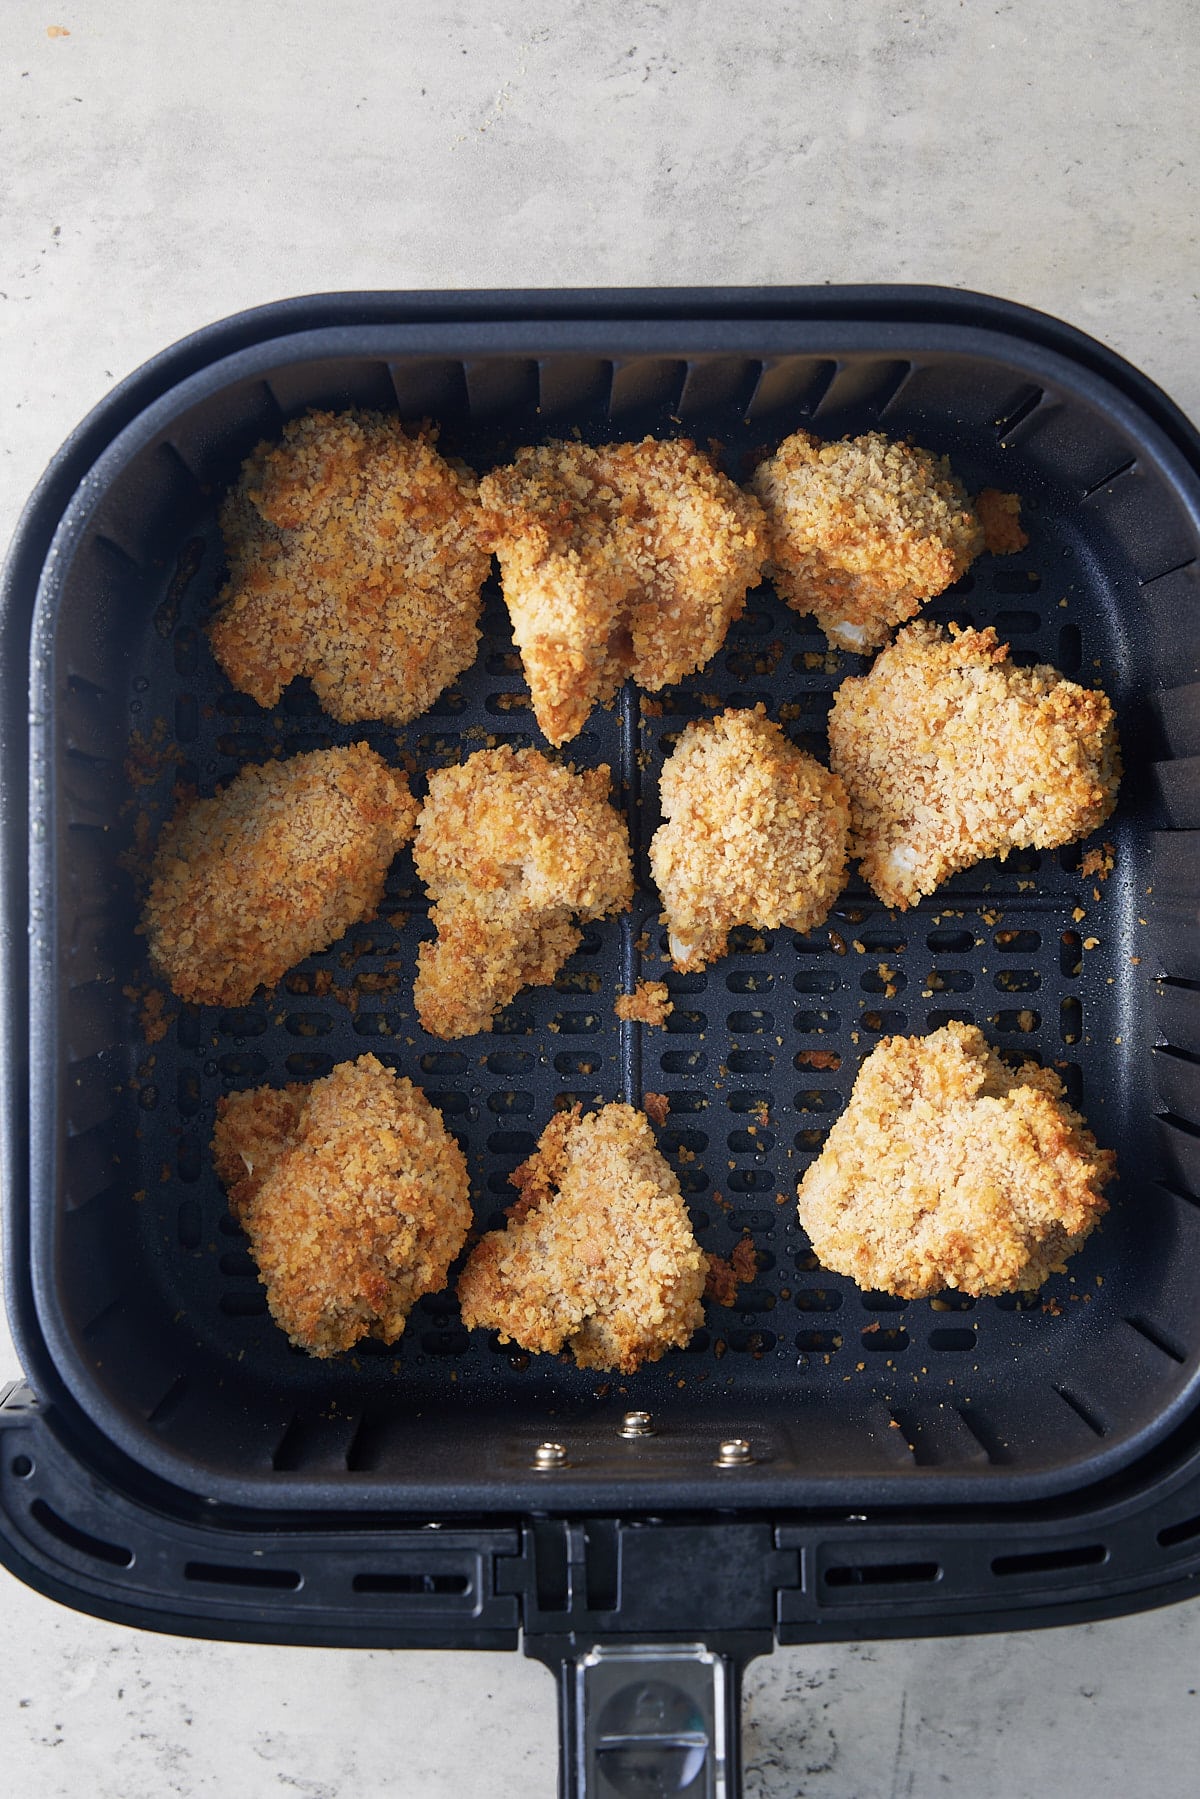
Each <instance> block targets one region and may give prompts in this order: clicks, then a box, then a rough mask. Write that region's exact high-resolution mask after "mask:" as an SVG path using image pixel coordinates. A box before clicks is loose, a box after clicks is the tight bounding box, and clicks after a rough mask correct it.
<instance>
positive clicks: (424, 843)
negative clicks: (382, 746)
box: [413, 747, 633, 1037]
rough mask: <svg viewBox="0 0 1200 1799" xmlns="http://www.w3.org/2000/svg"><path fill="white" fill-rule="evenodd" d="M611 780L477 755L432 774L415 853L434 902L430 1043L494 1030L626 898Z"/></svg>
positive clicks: (524, 756) (423, 1010) (424, 996)
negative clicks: (512, 1004)
mask: <svg viewBox="0 0 1200 1799" xmlns="http://www.w3.org/2000/svg"><path fill="white" fill-rule="evenodd" d="M608 790H609V771H608V769H607V767H605V766H603V765H602V766H601V767H599V768H592V769H587V770H585V771H584V772H583V773H582V774H576V773H575V772H573V771H572V770H571V769H569V768H564V767H561V766H560V765H559V764H557V763H553V762H549V761H547V759H546V757H545V756H543V755H542V754H541V752H540V751H538V750H512V749H509V748H507V747H503V748H500V749H495V750H478V751H476V753H475V754H474V755H473V756H468V757H467V760H466V761H465V762H464V763H462V764H461V765H460V766H459V767H457V768H441V769H437V770H435V771H434V773H433V774H431V775H430V777H429V798H428V799H427V800H426V802H425V804H424V806H423V807H422V810H421V817H420V822H419V825H418V829H417V838H416V843H415V844H414V846H413V855H414V858H415V860H416V865H417V873H418V874H419V875H420V877H421V879H422V880H423V881H424V883H425V885H426V886H427V887H428V889H429V896H430V898H431V899H432V900H433V901H434V907H433V911H432V914H431V917H432V919H433V922H434V924H435V925H436V926H437V933H438V935H437V942H436V943H423V944H422V945H421V947H420V950H419V951H418V960H419V966H418V970H417V978H416V983H415V986H414V989H413V997H414V999H415V1000H416V1006H417V1013H418V1016H419V1017H420V1020H421V1023H422V1024H423V1025H424V1027H425V1029H426V1030H427V1031H429V1032H431V1034H432V1035H433V1036H435V1037H466V1036H471V1035H472V1034H473V1033H475V1032H477V1031H490V1030H491V1028H492V1018H493V1016H494V1014H495V1013H496V1012H497V1011H498V1010H499V1008H500V1007H501V1006H505V1005H507V1004H508V1002H509V1000H510V999H512V998H513V997H514V996H515V995H516V994H517V993H518V992H519V991H520V989H521V988H522V987H528V986H543V985H546V984H547V983H549V982H550V981H553V979H554V977H555V975H556V974H557V973H558V971H559V969H560V968H561V967H562V965H563V963H564V962H565V961H566V959H567V957H568V956H569V955H570V954H571V952H572V950H573V949H574V948H575V946H576V945H577V943H578V942H579V940H580V937H581V936H582V934H583V933H582V932H581V931H580V929H579V926H578V923H577V922H576V921H577V920H579V919H593V918H607V917H608V916H609V915H610V914H611V913H613V912H623V911H624V910H625V909H626V908H627V907H628V906H629V905H630V903H631V902H632V899H633V872H632V868H631V864H630V856H629V831H628V829H627V827H626V824H625V821H624V819H623V818H622V817H621V816H620V814H619V813H618V812H616V811H615V810H614V808H613V807H612V806H611V805H610V804H609V801H608Z"/></svg>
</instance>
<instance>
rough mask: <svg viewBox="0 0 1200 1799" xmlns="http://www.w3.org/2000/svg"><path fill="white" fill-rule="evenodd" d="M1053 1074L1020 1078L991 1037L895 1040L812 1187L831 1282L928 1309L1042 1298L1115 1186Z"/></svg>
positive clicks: (1026, 1073)
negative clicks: (964, 1298) (940, 1302)
mask: <svg viewBox="0 0 1200 1799" xmlns="http://www.w3.org/2000/svg"><path fill="white" fill-rule="evenodd" d="M1062 1091H1063V1089H1062V1083H1061V1081H1060V1080H1059V1079H1058V1077H1057V1075H1055V1074H1053V1073H1052V1072H1051V1071H1050V1070H1049V1069H1045V1068H1039V1067H1037V1066H1036V1065H1035V1064H1034V1063H1032V1062H1027V1063H1026V1064H1025V1065H1024V1066H1023V1067H1022V1068H1021V1069H1020V1070H1019V1071H1018V1072H1017V1073H1014V1072H1013V1071H1012V1069H1010V1068H1009V1067H1007V1065H1006V1064H1005V1063H1004V1062H1002V1061H1001V1060H1000V1058H999V1056H997V1055H996V1054H995V1053H994V1051H992V1050H991V1049H989V1047H988V1044H987V1041H986V1039H985V1038H984V1036H983V1033H982V1031H979V1030H977V1029H976V1028H975V1027H974V1026H973V1025H965V1024H958V1023H951V1024H948V1025H944V1026H943V1027H942V1029H941V1030H938V1031H934V1032H933V1033H932V1035H931V1036H929V1037H924V1038H921V1037H886V1038H884V1040H883V1042H882V1043H880V1044H879V1045H878V1046H877V1047H876V1048H875V1049H874V1050H872V1052H871V1054H870V1055H869V1056H868V1057H867V1059H866V1061H865V1062H864V1063H863V1066H862V1068H861V1069H860V1070H859V1075H858V1079H857V1080H856V1081H855V1083H854V1090H853V1092H852V1093H851V1095H850V1102H849V1104H848V1106H847V1107H846V1110H845V1112H843V1114H842V1116H841V1117H840V1118H839V1119H838V1120H837V1122H836V1123H835V1124H834V1126H833V1128H832V1130H831V1131H830V1133H829V1137H828V1139H827V1141H826V1144H825V1147H824V1149H823V1150H822V1151H821V1154H820V1155H819V1156H818V1158H817V1160H816V1161H815V1162H813V1163H812V1165H811V1166H810V1167H809V1168H807V1169H806V1170H805V1172H804V1174H803V1176H802V1177H801V1180H800V1187H799V1211H800V1222H801V1224H802V1225H803V1226H804V1229H805V1230H806V1231H807V1232H808V1235H809V1237H810V1239H811V1241H812V1246H813V1249H814V1251H815V1252H816V1254H817V1255H818V1256H819V1257H820V1259H821V1262H822V1263H823V1265H824V1266H825V1267H826V1268H830V1269H833V1270H834V1271H835V1272H836V1273H838V1274H847V1275H849V1276H850V1278H851V1279H852V1280H854V1281H857V1283H858V1285H859V1286H860V1287H863V1288H865V1289H867V1290H869V1291H870V1290H873V1291H878V1292H883V1293H895V1294H897V1295H898V1296H899V1297H900V1298H902V1299H924V1298H929V1297H930V1296H932V1295H933V1294H936V1293H939V1292H941V1291H942V1289H943V1288H946V1287H951V1288H957V1289H958V1290H959V1291H960V1292H963V1293H972V1294H977V1295H983V1294H989V1293H1010V1292H1015V1291H1018V1290H1026V1289H1031V1288H1035V1287H1038V1286H1040V1285H1041V1283H1042V1282H1043V1281H1044V1280H1045V1279H1046V1277H1047V1276H1048V1275H1049V1274H1051V1273H1057V1272H1059V1271H1061V1269H1062V1268H1063V1266H1064V1264H1065V1262H1066V1259H1067V1257H1068V1256H1070V1255H1072V1254H1073V1253H1074V1252H1075V1250H1076V1249H1078V1248H1079V1246H1080V1244H1081V1243H1082V1242H1083V1241H1084V1239H1085V1238H1086V1237H1087V1236H1088V1235H1089V1233H1090V1232H1091V1230H1092V1229H1093V1228H1094V1226H1095V1225H1096V1223H1097V1221H1098V1220H1099V1219H1100V1218H1101V1217H1102V1216H1103V1214H1104V1213H1105V1212H1106V1211H1107V1210H1108V1204H1107V1201H1106V1200H1105V1199H1104V1197H1103V1194H1102V1192H1101V1189H1102V1188H1103V1186H1104V1185H1105V1183H1106V1182H1107V1181H1109V1180H1111V1179H1112V1178H1113V1176H1114V1174H1115V1172H1116V1158H1115V1156H1114V1155H1113V1154H1112V1152H1111V1151H1110V1150H1103V1149H1098V1148H1097V1147H1096V1141H1095V1138H1094V1137H1093V1136H1092V1134H1091V1132H1090V1131H1089V1130H1088V1128H1087V1126H1086V1125H1085V1123H1084V1121H1083V1119H1082V1118H1081V1117H1080V1116H1079V1114H1078V1113H1077V1112H1074V1111H1072V1109H1071V1107H1070V1106H1068V1105H1067V1104H1066V1103H1065V1101H1064V1100H1063V1098H1062Z"/></svg>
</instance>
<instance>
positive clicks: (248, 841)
mask: <svg viewBox="0 0 1200 1799" xmlns="http://www.w3.org/2000/svg"><path fill="white" fill-rule="evenodd" d="M416 822H417V807H416V802H415V801H414V800H413V798H412V795H411V794H410V793H409V791H408V782H407V780H406V779H405V777H404V775H402V774H401V773H400V772H399V771H398V770H396V769H393V768H389V767H388V765H387V763H386V762H385V761H384V760H383V757H382V756H378V755H376V753H375V751H374V750H372V749H370V748H368V746H367V745H366V744H365V743H356V744H352V745H351V746H350V748H349V749H344V750H313V751H312V752H311V753H310V754H308V755H304V756H293V757H292V758H291V760H290V761H287V762H268V763H266V764H264V766H262V767H261V768H254V767H252V768H243V769H242V770H241V771H240V772H239V773H238V774H236V775H235V776H234V778H233V780H232V781H230V782H229V784H228V785H227V786H226V787H223V788H221V789H220V790H219V791H218V792H217V793H216V794H215V795H214V796H213V798H212V799H208V800H193V801H192V802H191V803H190V804H187V805H185V806H184V808H183V810H182V811H181V812H178V813H177V814H176V815H175V817H174V818H173V819H171V821H170V823H169V824H167V825H166V827H165V828H164V830H163V833H162V835H161V837H160V838H159V841H158V847H157V849H156V850H155V853H154V864H153V867H152V869H151V878H150V892H149V896H148V898H147V900H146V906H145V911H144V913H143V918H142V929H143V930H144V931H145V933H146V936H147V937H148V939H149V943H150V955H151V958H152V960H153V962H154V963H155V965H156V966H157V967H158V968H160V969H161V970H162V972H163V973H164V974H165V975H166V977H167V979H168V981H169V982H170V983H171V986H172V988H173V989H174V991H175V992H176V993H177V994H178V995H179V997H180V998H181V999H187V1000H197V1001H199V1002H201V1003H202V1004H208V1005H222V1006H241V1005H245V1003H246V1001H247V1000H248V999H249V998H250V996H251V994H252V993H253V992H254V990H255V988H256V987H259V986H265V987H270V986H272V985H273V984H274V983H275V982H276V981H277V980H278V979H279V978H280V976H281V975H283V974H285V973H286V972H287V970H288V969H289V968H291V967H292V966H293V965H294V964H295V963H297V962H299V961H300V960H301V959H302V958H303V957H304V956H309V955H312V954H313V953H314V952H315V951H316V950H321V949H325V948H326V946H327V945H328V944H330V943H334V942H336V940H337V939H338V938H339V937H340V936H341V935H342V932H343V931H345V930H346V929H347V928H348V927H349V926H350V925H352V924H357V923H358V922H359V921H360V920H362V919H365V918H373V917H374V916H375V909H376V907H377V906H378V905H379V902H380V899H381V898H382V897H383V884H384V879H385V877H386V875H387V871H388V868H389V867H390V865H391V861H392V858H393V856H394V855H395V854H396V851H397V850H398V849H399V848H400V847H401V845H402V844H405V843H407V842H408V839H409V838H410V837H411V836H412V834H413V831H414V829H415V828H416Z"/></svg>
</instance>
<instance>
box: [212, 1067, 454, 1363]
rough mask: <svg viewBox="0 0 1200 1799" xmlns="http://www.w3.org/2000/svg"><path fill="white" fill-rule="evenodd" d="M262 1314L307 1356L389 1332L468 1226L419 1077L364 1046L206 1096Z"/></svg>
mask: <svg viewBox="0 0 1200 1799" xmlns="http://www.w3.org/2000/svg"><path fill="white" fill-rule="evenodd" d="M212 1149H213V1159H214V1161H215V1163H216V1169H217V1174H218V1177H219V1178H220V1180H221V1182H222V1184H223V1185H224V1186H225V1188H226V1191H227V1193H228V1195H229V1205H230V1210H231V1211H232V1212H233V1214H234V1216H235V1217H236V1218H237V1219H238V1221H239V1222H240V1224H241V1225H242V1228H243V1230H244V1231H245V1232H246V1235H247V1236H248V1237H249V1239H250V1249H251V1253H252V1254H253V1256H254V1259H255V1261H256V1262H257V1264H258V1269H259V1279H260V1280H261V1281H262V1283H263V1285H264V1287H265V1288H266V1290H267V1304H268V1305H269V1307H270V1309H271V1316H272V1317H273V1318H274V1320H275V1322H276V1324H278V1325H279V1327H280V1329H281V1330H284V1331H286V1332H287V1334H288V1336H289V1337H290V1338H291V1340H292V1342H293V1343H296V1344H298V1345H299V1346H300V1347H301V1348H302V1349H307V1350H308V1352H309V1353H310V1354H311V1355H314V1356H331V1355H336V1354H337V1353H338V1352H339V1351H341V1350H346V1349H349V1348H350V1347H351V1346H352V1345H353V1344H354V1343H356V1342H357V1341H358V1340H359V1338H360V1337H364V1336H372V1337H379V1338H381V1339H382V1341H383V1342H384V1343H394V1342H395V1341H396V1339H397V1338H398V1337H399V1336H400V1334H401V1332H402V1331H403V1329H404V1325H405V1320H406V1319H407V1317H408V1314H409V1312H410V1311H411V1309H412V1307H413V1306H414V1305H415V1304H416V1302H417V1300H418V1299H420V1297H421V1295H422V1294H423V1293H436V1292H437V1291H439V1289H440V1288H442V1287H444V1286H445V1284H446V1275H447V1273H448V1271H449V1268H450V1264H451V1262H453V1260H454V1258H455V1257H456V1256H457V1255H458V1253H459V1252H460V1250H461V1249H462V1247H463V1245H464V1243H465V1242H466V1240H467V1233H468V1231H469V1229H470V1226H471V1204H470V1184H469V1182H468V1179H467V1165H466V1159H465V1157H464V1155H463V1152H462V1150H461V1149H460V1148H459V1146H458V1144H457V1143H456V1142H455V1141H454V1139H453V1137H451V1136H450V1135H449V1133H448V1132H447V1130H446V1128H445V1126H444V1124H443V1122H442V1116H441V1113H440V1112H439V1111H437V1109H436V1107H434V1106H432V1105H430V1103H429V1101H428V1100H427V1099H426V1098H425V1095H424V1094H423V1093H422V1092H421V1091H420V1089H419V1088H417V1087H414V1086H413V1084H412V1082H411V1081H408V1080H404V1079H402V1078H401V1077H399V1076H398V1075H395V1074H393V1073H392V1071H391V1070H390V1069H387V1068H385V1067H384V1066H383V1064H382V1063H380V1062H379V1061H377V1060H376V1058H375V1057H374V1056H360V1057H359V1058H358V1060H357V1062H341V1063H339V1064H338V1066H337V1067H336V1068H334V1069H333V1070H332V1072H331V1073H330V1074H328V1075H326V1076H325V1078H324V1079H323V1080H319V1081H314V1082H313V1083H312V1085H311V1086H308V1087H306V1086H299V1085H298V1086H291V1087H288V1088H286V1089H284V1090H282V1091H279V1090H276V1089H274V1088H271V1087H258V1088H255V1089H253V1090H252V1091H248V1092H242V1093H233V1094H230V1095H229V1096H228V1098H223V1099H220V1100H218V1101H217V1120H216V1128H215V1130H214V1132H213V1140H212Z"/></svg>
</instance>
